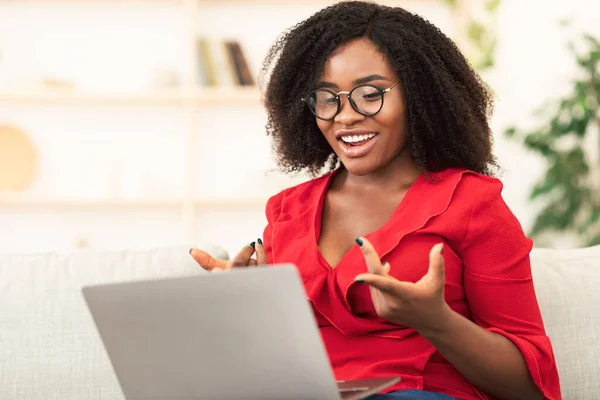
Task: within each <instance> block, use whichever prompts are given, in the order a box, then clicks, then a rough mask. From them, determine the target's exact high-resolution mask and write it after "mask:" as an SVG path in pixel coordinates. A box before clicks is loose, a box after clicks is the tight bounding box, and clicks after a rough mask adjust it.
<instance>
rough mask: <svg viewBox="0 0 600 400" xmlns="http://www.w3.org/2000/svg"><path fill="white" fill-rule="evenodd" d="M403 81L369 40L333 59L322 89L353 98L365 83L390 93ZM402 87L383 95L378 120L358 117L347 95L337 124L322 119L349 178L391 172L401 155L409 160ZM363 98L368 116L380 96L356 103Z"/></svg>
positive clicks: (350, 44) (340, 50)
mask: <svg viewBox="0 0 600 400" xmlns="http://www.w3.org/2000/svg"><path fill="white" fill-rule="evenodd" d="M398 80H399V78H398V76H397V75H396V73H395V72H394V69H393V68H392V66H391V65H390V63H389V62H388V60H387V58H386V57H385V56H384V55H383V54H382V53H381V52H379V50H378V49H377V48H376V47H375V46H374V45H373V44H372V43H371V42H370V41H369V40H367V39H357V40H354V41H351V42H348V43H346V44H343V45H342V46H340V47H339V48H338V49H337V50H336V51H334V52H333V53H332V54H331V56H330V57H329V59H328V60H327V61H326V63H325V67H324V70H323V75H322V76H321V80H320V83H319V85H318V87H317V89H320V88H327V89H330V90H331V91H333V92H335V93H338V92H340V91H346V92H349V91H351V90H352V89H353V88H355V87H356V86H358V85H359V84H362V83H368V84H371V85H374V86H377V87H380V88H382V89H387V88H389V87H391V86H393V85H394V84H395V83H396V82H398ZM400 84H401V83H399V84H397V85H396V86H394V87H393V88H392V89H391V90H390V91H389V92H387V93H385V94H384V95H383V107H382V108H381V110H380V111H379V112H378V113H377V114H375V115H373V116H364V115H361V114H360V113H358V112H357V111H356V110H355V109H354V108H352V106H351V105H350V104H349V101H348V97H347V96H346V95H345V94H342V95H341V99H340V100H341V108H340V112H339V113H338V114H337V115H336V116H335V118H334V119H332V120H329V121H324V120H322V119H318V118H317V125H318V126H319V129H320V130H321V132H322V133H323V135H324V136H325V138H326V139H327V141H328V142H329V144H330V145H331V147H332V148H333V151H334V152H335V154H336V155H337V156H338V157H339V158H340V160H341V161H342V163H343V164H344V167H345V168H346V169H347V170H348V172H349V173H352V174H355V175H367V174H370V173H373V172H377V171H379V170H380V169H382V168H384V167H386V166H387V165H388V164H390V163H391V162H392V161H393V160H394V159H395V158H397V157H398V158H399V157H400V155H401V154H406V156H407V157H410V151H408V150H407V149H406V147H407V132H406V118H405V106H404V100H403V98H402V91H401V88H400ZM361 97H362V98H363V99H364V101H363V102H362V104H363V106H364V108H365V109H367V110H369V107H374V106H373V105H372V103H374V104H376V101H377V100H375V99H376V98H377V95H373V92H372V90H371V89H366V90H364V91H363V92H362V93H361V95H360V96H356V95H353V98H354V99H360V98H361ZM330 107H331V106H330ZM375 107H376V106H375Z"/></svg>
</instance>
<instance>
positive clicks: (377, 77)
mask: <svg viewBox="0 0 600 400" xmlns="http://www.w3.org/2000/svg"><path fill="white" fill-rule="evenodd" d="M371 81H390V82H391V81H392V80H391V79H389V78H386V77H385V76H381V75H378V74H373V75H369V76H365V77H363V78H358V79H356V80H355V81H354V84H355V85H360V84H362V83H368V82H371ZM317 87H319V88H332V89H336V88H338V85H336V84H335V83H332V82H327V81H321V82H319V84H318V85H317Z"/></svg>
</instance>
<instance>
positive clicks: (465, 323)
mask: <svg viewBox="0 0 600 400" xmlns="http://www.w3.org/2000/svg"><path fill="white" fill-rule="evenodd" d="M419 333H420V334H421V335H422V336H423V337H425V338H426V339H427V340H428V341H429V342H430V343H431V344H432V345H433V346H434V347H435V348H436V349H437V350H438V351H439V352H440V353H441V354H442V355H443V356H444V357H445V358H446V359H447V360H448V361H449V362H450V363H451V364H452V365H454V367H455V368H456V369H457V370H458V371H459V372H460V373H461V374H462V375H463V376H464V377H465V378H467V379H468V380H469V381H470V382H471V383H472V384H474V385H475V386H477V387H479V388H480V389H482V390H483V391H485V392H487V393H489V394H491V395H492V396H494V397H496V398H498V399H503V400H504V399H506V400H518V399H523V400H535V399H543V398H544V396H543V395H542V393H541V392H540V390H539V389H538V388H537V386H536V385H535V384H534V383H533V380H532V379H531V375H530V374H529V369H528V368H527V363H526V362H525V359H524V358H523V355H522V354H521V352H520V351H519V349H518V348H517V346H515V345H514V343H513V342H511V341H510V340H509V339H507V338H506V337H504V336H502V335H499V334H497V333H494V332H490V331H488V330H485V329H483V328H482V327H480V326H478V325H477V324H475V323H473V322H472V321H469V320H468V319H466V318H465V317H463V316H462V315H460V314H458V313H456V312H454V311H453V310H452V309H450V307H448V311H447V314H446V315H445V316H444V317H443V318H441V319H440V323H439V326H438V327H437V328H435V329H425V330H422V331H420V332H419Z"/></svg>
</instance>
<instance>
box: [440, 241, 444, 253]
mask: <svg viewBox="0 0 600 400" xmlns="http://www.w3.org/2000/svg"><path fill="white" fill-rule="evenodd" d="M443 251H444V244H443V243H442V245H441V246H440V254H442V252H443Z"/></svg>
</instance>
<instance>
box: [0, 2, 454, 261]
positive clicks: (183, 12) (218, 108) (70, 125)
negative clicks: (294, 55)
mask: <svg viewBox="0 0 600 400" xmlns="http://www.w3.org/2000/svg"><path fill="white" fill-rule="evenodd" d="M441 1H442V0H425V1H424V0H404V1H385V3H390V4H397V5H415V6H423V5H424V4H425V5H427V4H428V5H429V6H431V5H435V4H441ZM335 2H336V1H331V0H305V1H304V0H303V1H298V0H296V1H294V0H83V1H80V0H26V1H21V0H7V1H5V2H2V3H0V14H1V13H2V10H6V8H4V9H3V8H2V7H3V6H4V7H6V4H7V3H8V4H10V3H12V4H15V5H19V7H23V8H24V7H26V6H27V5H35V6H36V7H37V6H39V7H40V9H42V8H43V9H44V10H46V11H48V14H47V15H48V19H52V18H53V15H54V18H55V19H56V15H57V13H59V12H62V11H63V10H66V12H68V13H70V14H69V17H70V18H67V17H65V21H68V22H66V24H73V25H72V26H70V25H69V27H70V28H71V29H83V28H85V29H87V27H84V26H81V25H76V24H75V23H74V22H72V21H77V18H76V16H78V15H84V14H83V13H87V12H88V11H87V6H88V5H90V9H92V8H93V7H98V8H99V10H100V11H101V13H104V14H102V15H109V14H110V15H111V16H114V17H116V18H117V22H115V24H117V25H118V24H119V23H121V24H122V25H124V24H125V22H126V21H129V20H131V26H132V29H131V34H132V35H135V33H136V32H135V29H139V30H143V29H146V30H147V31H151V30H152V27H153V26H156V25H155V24H156V23H157V21H156V19H155V15H161V17H162V15H163V14H166V15H167V16H166V17H165V18H164V21H163V20H161V21H160V23H161V24H164V26H165V27H166V28H163V30H162V31H161V32H163V33H166V34H168V33H169V32H175V33H173V36H174V37H175V35H176V36H177V37H176V39H173V40H172V43H173V44H174V46H177V47H178V48H179V47H181V52H180V53H177V54H178V55H177V56H173V55H169V57H171V58H173V57H178V58H179V61H180V62H181V68H180V70H179V71H178V72H179V84H178V85H177V87H173V88H154V89H152V88H147V87H146V88H144V87H143V86H142V85H137V86H136V85H133V84H129V82H128V81H127V80H126V79H125V78H124V77H118V78H121V80H120V81H119V83H120V84H121V83H122V85H120V84H114V85H107V87H104V85H103V84H101V83H98V84H96V85H95V86H94V85H91V87H86V86H85V85H84V86H83V87H81V88H80V87H78V86H76V87H75V88H71V87H66V88H60V87H59V88H45V89H44V88H21V89H15V88H3V87H2V86H0V122H2V121H3V120H6V117H7V116H8V117H11V116H12V115H13V114H14V115H17V116H22V115H27V116H28V115H29V114H26V113H28V112H29V110H35V112H40V113H42V116H43V117H44V118H46V119H43V122H39V123H38V125H36V124H35V122H36V118H33V122H31V123H30V122H29V117H26V118H23V117H21V118H22V120H23V121H25V126H24V130H25V131H26V132H35V131H36V130H37V132H36V134H37V135H38V139H40V141H42V142H44V143H48V142H49V141H50V139H49V138H48V135H50V133H46V131H45V130H46V128H54V131H53V133H52V134H54V133H57V132H58V133H61V134H62V133H63V131H65V132H66V131H67V130H69V129H73V130H77V129H81V124H79V125H78V124H76V123H75V122H72V121H71V118H73V119H75V118H78V119H80V120H81V119H84V118H88V116H89V115H91V114H92V113H101V116H100V117H98V118H100V119H102V120H103V121H102V126H103V128H102V129H103V130H106V131H110V130H111V128H110V126H111V124H110V123H111V121H112V118H113V117H112V115H113V113H114V115H117V114H118V115H119V117H114V120H115V124H116V123H117V121H118V119H119V118H121V117H122V116H123V115H124V114H125V115H126V114H129V113H130V112H131V113H135V112H140V111H139V110H145V111H144V113H146V114H163V113H170V114H169V115H171V114H173V115H175V117H173V119H176V120H177V121H178V124H179V125H177V128H169V129H172V130H173V132H176V133H177V134H176V135H174V137H173V139H172V140H173V142H177V146H175V147H176V149H177V152H175V150H172V151H171V153H169V154H170V155H166V156H165V160H166V161H165V163H169V164H177V165H181V166H180V167H177V169H173V170H176V171H177V172H175V173H173V176H174V177H175V178H177V179H179V181H178V182H179V183H178V185H179V188H180V190H172V189H171V187H172V186H173V185H171V186H166V189H164V190H154V191H151V192H148V193H139V194H138V195H133V196H132V195H127V196H126V195H123V194H115V193H109V192H107V193H104V194H103V193H99V192H95V193H94V194H91V195H90V194H89V193H83V192H82V193H79V192H77V191H74V192H69V193H62V192H60V191H53V190H51V189H53V187H52V185H50V184H48V185H42V187H40V188H36V190H32V191H27V192H23V193H2V192H0V217H1V215H23V216H28V215H30V216H34V217H32V218H37V216H40V215H51V216H52V217H56V216H57V215H58V216H60V215H63V214H65V215H66V214H69V213H82V215H90V216H93V215H96V216H97V215H102V216H111V215H126V214H128V213H133V212H136V213H137V212H138V211H140V212H150V213H157V214H160V213H162V214H161V215H164V218H165V219H166V218H170V221H177V222H178V223H179V222H180V223H181V225H177V226H178V228H177V229H179V227H180V228H181V229H182V230H183V231H184V232H183V234H182V235H179V236H177V235H174V236H176V237H183V240H185V242H186V243H195V242H198V241H202V240H205V239H206V234H203V233H202V230H203V229H204V228H205V227H208V229H210V230H211V231H212V230H213V228H214V229H215V230H217V231H218V229H221V228H219V227H217V226H216V224H217V223H216V222H214V221H215V218H217V217H215V216H217V215H218V216H219V218H225V219H226V220H223V221H225V222H221V220H219V222H218V224H219V225H221V224H222V225H223V226H225V227H228V226H231V225H233V224H239V221H244V222H243V224H242V225H243V226H240V227H239V228H236V230H239V232H238V233H236V234H235V235H238V236H235V235H234V234H232V233H231V232H228V228H222V232H223V233H221V238H222V239H221V238H219V237H218V234H217V238H216V239H215V241H216V242H218V243H223V244H224V245H226V246H228V245H230V247H231V248H229V250H235V249H236V248H237V247H238V244H239V243H241V242H240V240H242V239H239V238H241V237H243V238H244V239H243V241H245V240H246V239H245V238H246V237H249V234H248V233H246V232H250V231H251V232H253V233H252V234H254V232H257V231H259V229H261V227H262V226H263V223H264V221H263V220H264V206H265V203H266V200H267V198H268V196H269V195H272V194H274V193H275V192H276V191H278V190H280V189H282V188H284V187H287V186H290V185H292V184H295V183H298V182H299V181H301V180H302V178H299V179H289V180H287V178H285V179H284V178H280V177H278V178H277V180H276V181H277V182H276V183H273V182H272V180H270V179H265V180H261V179H262V177H261V175H260V174H258V173H257V172H256V171H255V172H254V175H253V178H240V177H239V176H237V175H238V174H243V173H246V172H247V171H245V169H246V168H245V166H246V165H250V164H251V163H252V164H254V163H258V166H257V167H255V169H256V170H266V169H269V167H271V166H274V165H272V164H269V163H268V162H266V161H264V159H265V158H266V153H268V152H269V151H270V149H269V147H268V144H267V142H268V141H267V139H266V138H264V139H263V138H262V137H263V136H264V134H263V132H262V130H261V129H262V127H264V122H265V118H264V117H265V116H264V111H263V110H262V106H261V104H260V93H259V91H258V89H257V88H256V87H255V86H252V87H243V86H236V85H226V86H217V87H205V86H204V87H203V86H201V85H200V84H199V79H198V71H199V70H200V65H199V58H198V53H197V52H198V48H197V46H198V43H197V40H198V38H199V36H202V35H204V34H207V32H208V33H211V32H213V31H214V32H215V35H216V36H217V37H218V38H220V39H231V38H234V39H235V38H240V39H241V41H242V44H243V45H244V46H243V50H244V53H245V54H251V55H252V56H254V57H255V58H254V59H253V60H252V62H251V64H252V65H253V66H254V68H252V71H253V77H254V80H255V82H256V80H257V76H256V74H255V72H256V70H257V67H258V65H259V62H260V60H261V58H262V54H261V53H263V52H264V51H265V50H266V48H267V46H268V45H270V44H271V43H272V42H273V41H274V40H275V39H276V36H277V35H278V34H279V32H281V31H282V30H284V29H285V28H287V27H289V26H291V25H292V24H293V23H295V22H297V21H298V20H300V19H303V18H304V17H306V16H308V15H310V14H312V13H313V12H314V11H316V10H318V9H320V8H322V7H323V6H326V5H330V4H333V3H335ZM24 9H25V8H24ZM146 10H148V11H147V14H148V15H146ZM78 13H79V14H78ZM152 13H154V14H152ZM263 13H264V14H265V15H266V16H265V17H264V18H263V19H262V20H259V19H257V18H256V17H257V16H258V15H261V14H263ZM139 14H142V15H141V16H140V15H139ZM245 14H248V15H247V16H246V15H245ZM27 15H28V16H31V17H32V20H31V24H35V23H43V22H42V21H45V19H46V18H43V19H40V20H36V19H33V17H35V18H37V17H36V16H35V15H34V14H31V13H30V14H27ZM44 15H46V13H44ZM255 19H256V20H255ZM138 20H139V21H138ZM224 20H226V21H227V24H223V23H222V22H223V21H224ZM119 21H120V22H119ZM136 21H138V22H136ZM219 21H220V22H219ZM25 22H27V21H25ZM92 22H94V21H92ZM96 22H97V21H96ZM179 22H181V24H180V23H179ZM1 23H2V18H1V15H0V24H1ZM136 23H138V24H139V27H136ZM144 24H145V25H144ZM169 24H170V25H169ZM56 26H58V27H60V25H55V27H56ZM167 28H168V29H167ZM23 29H25V28H23ZM45 29H52V27H45ZM263 30H264V32H263ZM9 32H10V31H9ZM19 32H20V31H18V32H17V33H19ZM124 32H126V33H127V34H129V33H130V32H129V31H124ZM82 33H85V32H84V31H82ZM96 33H97V32H95V34H96ZM250 35H253V36H250ZM84 36H85V35H84ZM25 37H27V36H26V35H25ZM65 37H66V38H67V40H73V39H72V38H71V37H70V36H65ZM1 39H2V38H1V37H0V52H1V51H2V50H3V49H2V44H3V42H2V40H1ZM87 39H91V43H92V44H89V46H93V43H95V45H99V44H100V43H102V42H100V39H98V37H96V36H94V35H92V36H90V37H87V36H86V40H87ZM112 40H115V39H114V38H113V39H112ZM124 40H127V39H126V38H125V39H124ZM94 41H95V42H94ZM82 43H83V44H84V45H86V46H87V45H88V43H87V41H85V42H82ZM107 43H108V39H107ZM131 44H132V45H133V44H134V42H133V40H132V41H131ZM100 50H103V49H100ZM168 50H169V49H168V48H164V49H163V51H165V52H168ZM132 51H135V48H134V47H132ZM169 54H171V53H169ZM86 55H87V57H90V56H91V57H92V58H93V57H94V52H87V53H85V52H84V55H83V56H82V57H83V58H85V57H86ZM123 55H127V54H126V53H123V54H121V56H123ZM157 58H160V57H157ZM164 59H168V58H167V56H165V57H164ZM94 60H96V61H97V59H95V58H94ZM161 60H162V61H164V60H163V59H161ZM3 61H4V60H2V59H0V83H1V75H2V62H3ZM42 61H43V60H42ZM83 61H86V60H85V59H84V60H83ZM133 61H135V60H133ZM89 65H90V68H91V69H92V70H93V71H94V73H99V72H102V71H100V70H99V69H98V68H96V69H93V67H94V65H93V63H92V62H90V64H89ZM63 66H64V65H63ZM108 66H109V67H112V68H113V69H110V70H109V73H108V74H113V75H118V73H120V71H121V69H122V70H124V71H129V73H131V74H132V75H131V76H132V78H136V76H135V75H136V74H135V71H134V72H133V73H132V71H133V67H129V66H128V65H127V64H126V63H124V64H123V65H122V66H113V65H111V64H109V65H108ZM66 69H68V68H66ZM73 71H75V70H73ZM133 80H135V79H133ZM108 83H111V82H108ZM11 113H13V114H11ZM146 114H142V115H146ZM48 115H58V117H56V118H54V119H53V118H50V117H48ZM94 115H95V114H94ZM107 116H108V117H107ZM106 119H110V120H111V121H108V122H105V121H106ZM46 120H48V121H50V122H46ZM245 120H251V121H250V122H249V123H248V126H247V127H246V126H244V123H243V121H245ZM240 121H242V123H240ZM8 122H9V123H10V120H9V121H8ZM235 122H237V123H238V124H237V125H235V124H233V123H235ZM229 123H232V124H233V125H235V127H233V128H229V127H228V124H229ZM16 124H17V125H19V120H16ZM28 124H29V125H31V126H28ZM149 124H150V123H149ZM63 125H65V126H66V127H65V128H63V127H62V126H63ZM124 125H125V126H127V130H128V131H127V133H125V134H123V135H122V136H120V137H117V136H118V135H116V134H115V135H114V136H111V139H110V140H121V138H122V140H123V141H125V142H126V141H131V140H132V139H131V138H132V137H133V136H136V135H143V133H142V132H143V129H145V127H146V125H144V126H143V127H139V128H135V129H133V128H129V127H130V126H131V125H133V122H131V121H129V120H128V121H126V123H124ZM240 126H241V128H240ZM99 129H100V128H99ZM165 129H166V128H165ZM236 129H237V130H240V129H241V130H243V133H244V135H242V136H239V137H238V136H235V135H234V134H233V133H231V132H228V131H230V130H236ZM245 130H247V132H246V131H245ZM99 132H100V130H99ZM102 132H103V131H102ZM213 136H223V137H224V138H223V139H222V140H221V142H218V141H216V140H215V139H214V137H213ZM246 136H248V137H247V138H246ZM142 137H143V136H142ZM73 138H77V136H76V134H73V135H71V136H68V137H67V139H69V140H70V139H73ZM65 140H66V139H65ZM107 140H108V139H107ZM263 140H264V141H263ZM254 142H257V144H256V145H255V144H254ZM223 143H225V144H228V145H231V146H233V147H234V148H233V149H232V150H231V151H232V154H231V155H230V154H226V152H227V150H225V149H223V148H222V147H219V146H222V145H223ZM251 146H254V147H251ZM155 147H157V148H159V147H160V146H159V145H156V146H155ZM175 147H174V148H175ZM240 147H242V150H241V151H240V150H239V148H240ZM246 147H247V148H248V149H249V150H248V151H245V149H244V148H246ZM259 149H261V150H260V151H259ZM40 151H41V152H44V151H45V150H44V147H43V145H41V148H40ZM98 151H99V152H100V151H101V150H98ZM236 151H237V152H236ZM207 152H209V153H211V154H207ZM215 153H218V154H223V158H227V157H231V159H232V162H235V163H238V164H239V167H236V168H239V172H236V171H233V170H232V172H231V173H232V174H233V176H225V177H224V178H223V180H226V182H227V183H228V184H231V185H240V186H241V189H240V190H239V192H235V191H234V190H221V189H220V188H218V184H216V183H214V182H212V181H210V179H209V181H210V182H208V183H206V182H207V175H210V173H204V175H203V173H202V168H205V167H207V166H208V167H211V166H213V167H214V168H215V172H214V175H217V174H220V173H221V172H220V169H219V168H222V167H223V165H226V164H227V160H219V159H218V157H215ZM174 154H176V155H174ZM199 164H202V168H200V167H199ZM213 164H214V165H213ZM54 169H55V170H56V171H58V170H60V171H63V170H64V168H63V169H60V168H59V167H58V166H55V167H54ZM177 175H179V176H177ZM236 177H237V179H234V178H236ZM46 178H47V177H46ZM252 179H256V183H252V184H247V185H246V186H243V185H242V184H244V183H247V182H246V181H249V180H252ZM229 182H233V183H229ZM206 185H208V186H209V187H210V190H207V189H206ZM211 185H212V186H211ZM261 185H265V187H264V189H263V190H261V189H256V190H250V189H248V188H251V187H252V186H253V187H255V188H256V187H259V188H260V187H261ZM215 188H217V189H215ZM78 215H79V214H78ZM229 215H231V217H230V216H229ZM161 218H162V217H161ZM250 221H255V222H250ZM173 224H174V226H175V223H174V222H173ZM9 231H10V229H8V231H6V233H4V234H7V235H9V234H11V233H10V232H9ZM2 234H3V232H2V231H1V230H0V237H1V236H2ZM134 234H135V233H132V234H131V235H134ZM203 235H204V236H203ZM251 238H252V237H251ZM114 240H117V239H114ZM157 243H159V244H160V240H159V239H157ZM152 244H153V243H148V245H152ZM123 246H124V247H127V246H128V243H125V242H124V243H123Z"/></svg>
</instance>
